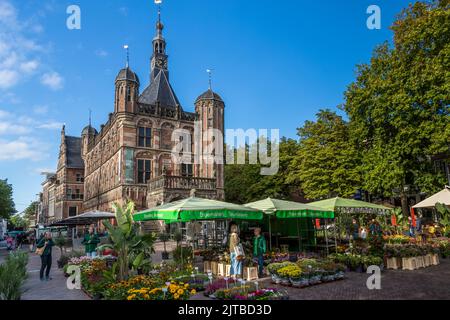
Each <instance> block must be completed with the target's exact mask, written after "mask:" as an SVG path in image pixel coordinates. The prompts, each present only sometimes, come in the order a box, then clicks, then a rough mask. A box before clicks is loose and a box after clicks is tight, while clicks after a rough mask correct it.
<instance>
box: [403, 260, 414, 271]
mask: <svg viewBox="0 0 450 320" xmlns="http://www.w3.org/2000/svg"><path fill="white" fill-rule="evenodd" d="M402 268H403V270H416V269H417V263H416V259H415V258H402Z"/></svg>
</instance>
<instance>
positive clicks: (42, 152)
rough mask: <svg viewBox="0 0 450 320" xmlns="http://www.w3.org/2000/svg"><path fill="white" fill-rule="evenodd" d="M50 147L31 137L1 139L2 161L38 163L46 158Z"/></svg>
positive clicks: (0, 155)
mask: <svg viewBox="0 0 450 320" xmlns="http://www.w3.org/2000/svg"><path fill="white" fill-rule="evenodd" d="M48 149H49V146H48V145H46V144H44V143H42V142H40V141H38V140H36V139H34V138H31V137H20V138H18V139H15V140H10V141H7V140H1V139H0V150H2V152H0V161H16V160H28V161H38V160H42V159H44V158H45V157H46V155H47V151H48Z"/></svg>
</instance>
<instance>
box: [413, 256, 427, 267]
mask: <svg viewBox="0 0 450 320" xmlns="http://www.w3.org/2000/svg"><path fill="white" fill-rule="evenodd" d="M415 259H416V267H417V269H420V268H425V261H424V259H423V257H422V256H419V257H415Z"/></svg>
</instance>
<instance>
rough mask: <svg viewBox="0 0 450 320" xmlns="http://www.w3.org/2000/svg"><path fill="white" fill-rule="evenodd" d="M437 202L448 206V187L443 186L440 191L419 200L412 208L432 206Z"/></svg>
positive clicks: (449, 193) (449, 197) (449, 196)
mask: <svg viewBox="0 0 450 320" xmlns="http://www.w3.org/2000/svg"><path fill="white" fill-rule="evenodd" d="M437 203H442V204H445V205H446V206H450V187H448V186H447V187H445V189H444V190H442V191H441V192H438V193H436V194H435V195H432V196H431V197H429V198H427V199H425V200H423V201H422V202H419V203H418V204H416V205H415V206H413V208H414V209H419V208H434V207H435V206H436V204H437Z"/></svg>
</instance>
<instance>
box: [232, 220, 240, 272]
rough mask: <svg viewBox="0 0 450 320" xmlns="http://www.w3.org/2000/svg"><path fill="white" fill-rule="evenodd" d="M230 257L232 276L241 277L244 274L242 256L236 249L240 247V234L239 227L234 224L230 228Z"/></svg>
mask: <svg viewBox="0 0 450 320" xmlns="http://www.w3.org/2000/svg"><path fill="white" fill-rule="evenodd" d="M230 231H231V234H230V258H231V269H230V276H231V277H232V278H237V277H240V276H241V274H242V260H241V258H242V257H239V256H238V254H237V252H236V249H237V248H238V247H239V243H240V240H239V235H238V227H237V225H235V224H233V225H231V228H230Z"/></svg>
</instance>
